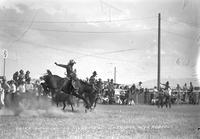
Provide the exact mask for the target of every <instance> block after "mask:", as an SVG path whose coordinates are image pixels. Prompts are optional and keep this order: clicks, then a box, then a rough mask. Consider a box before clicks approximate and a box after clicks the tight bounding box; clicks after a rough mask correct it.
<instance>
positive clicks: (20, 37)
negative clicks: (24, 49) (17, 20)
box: [10, 11, 37, 46]
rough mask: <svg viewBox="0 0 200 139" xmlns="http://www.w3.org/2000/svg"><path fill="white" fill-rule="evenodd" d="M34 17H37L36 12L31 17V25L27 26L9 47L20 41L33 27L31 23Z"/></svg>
mask: <svg viewBox="0 0 200 139" xmlns="http://www.w3.org/2000/svg"><path fill="white" fill-rule="evenodd" d="M36 15H37V11H36V12H35V14H34V15H33V17H32V19H31V23H30V24H29V26H28V27H27V29H26V30H25V31H24V32H23V33H22V34H21V35H20V36H19V37H18V38H17V39H16V40H14V41H12V42H11V44H10V46H11V45H13V44H14V43H16V42H18V41H20V40H21V39H22V38H23V37H24V35H25V34H26V33H27V32H28V31H29V29H30V28H31V26H32V25H33V21H34V19H35V17H36Z"/></svg>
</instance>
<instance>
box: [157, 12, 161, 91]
mask: <svg viewBox="0 0 200 139" xmlns="http://www.w3.org/2000/svg"><path fill="white" fill-rule="evenodd" d="M160 19H161V15H160V13H159V14H158V73H157V88H158V91H159V90H160V26H161V25H160Z"/></svg>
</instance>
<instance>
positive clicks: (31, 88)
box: [25, 78, 34, 93]
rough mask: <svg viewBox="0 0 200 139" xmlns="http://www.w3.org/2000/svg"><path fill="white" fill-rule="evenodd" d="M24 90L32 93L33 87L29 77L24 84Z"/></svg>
mask: <svg viewBox="0 0 200 139" xmlns="http://www.w3.org/2000/svg"><path fill="white" fill-rule="evenodd" d="M25 88H26V92H28V93H33V90H34V87H33V84H32V83H31V80H30V78H29V79H27V83H26V84H25Z"/></svg>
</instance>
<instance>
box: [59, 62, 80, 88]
mask: <svg viewBox="0 0 200 139" xmlns="http://www.w3.org/2000/svg"><path fill="white" fill-rule="evenodd" d="M55 64H56V65H57V66H59V67H62V68H65V69H66V72H67V74H66V76H67V78H69V79H70V80H71V83H72V86H73V89H72V90H73V91H75V92H76V91H77V90H78V87H77V86H78V85H76V81H77V78H76V70H73V66H74V64H76V62H75V61H74V60H73V59H71V60H70V61H69V63H68V64H67V65H64V64H57V63H56V62H55ZM65 84H66V83H63V86H62V87H64V86H65Z"/></svg>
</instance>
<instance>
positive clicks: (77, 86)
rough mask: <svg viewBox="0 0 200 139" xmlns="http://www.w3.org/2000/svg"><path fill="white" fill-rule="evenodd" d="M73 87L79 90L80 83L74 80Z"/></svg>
mask: <svg viewBox="0 0 200 139" xmlns="http://www.w3.org/2000/svg"><path fill="white" fill-rule="evenodd" d="M72 86H73V88H74V89H75V90H78V89H79V82H78V80H73V79H72Z"/></svg>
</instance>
